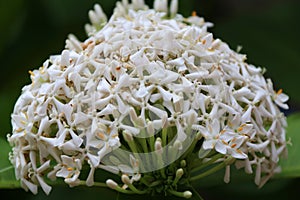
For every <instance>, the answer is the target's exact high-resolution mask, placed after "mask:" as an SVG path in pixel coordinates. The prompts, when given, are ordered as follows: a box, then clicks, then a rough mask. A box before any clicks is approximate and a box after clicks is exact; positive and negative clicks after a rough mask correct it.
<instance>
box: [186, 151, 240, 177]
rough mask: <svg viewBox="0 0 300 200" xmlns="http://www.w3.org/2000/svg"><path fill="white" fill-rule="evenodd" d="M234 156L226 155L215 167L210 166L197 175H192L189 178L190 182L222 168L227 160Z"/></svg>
mask: <svg viewBox="0 0 300 200" xmlns="http://www.w3.org/2000/svg"><path fill="white" fill-rule="evenodd" d="M233 159H234V158H232V157H228V158H227V159H225V160H224V161H223V162H222V163H220V164H218V165H216V166H215V167H212V168H211V169H209V170H207V171H205V172H203V173H201V174H199V175H197V176H193V177H191V178H190V182H193V181H197V180H199V179H201V178H204V177H206V176H208V175H211V174H213V173H215V172H217V171H219V170H220V169H222V168H224V167H225V166H226V165H228V162H230V161H231V160H233Z"/></svg>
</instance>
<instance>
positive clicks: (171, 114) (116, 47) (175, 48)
mask: <svg viewBox="0 0 300 200" xmlns="http://www.w3.org/2000/svg"><path fill="white" fill-rule="evenodd" d="M177 7H178V1H177V0H172V1H171V5H170V6H168V1H167V0H156V1H155V2H154V8H153V9H150V8H148V6H147V5H145V4H144V1H143V0H132V2H131V3H128V1H127V0H123V1H122V2H117V4H116V8H115V10H114V13H113V15H112V16H111V18H110V19H109V20H108V21H107V17H106V15H105V14H104V13H103V11H102V9H101V7H100V6H99V5H95V7H94V10H91V11H90V12H89V17H90V19H91V24H89V25H86V30H87V32H88V35H89V37H88V39H86V40H85V41H84V42H80V41H79V40H77V39H76V37H75V36H73V35H70V36H69V38H68V39H67V40H66V49H65V50H63V51H62V52H61V54H60V55H55V56H50V58H49V59H48V60H46V61H45V62H44V63H43V65H42V67H40V68H39V69H38V70H34V71H30V75H31V80H32V83H31V84H30V85H27V86H25V87H24V88H23V90H22V94H21V96H20V97H19V99H18V100H17V102H16V104H15V107H14V111H13V113H12V127H13V130H12V134H10V135H8V141H9V142H10V144H11V145H12V147H13V149H12V152H11V154H10V160H11V162H12V164H13V165H14V167H15V174H16V178H17V179H19V180H20V181H21V186H22V187H23V188H24V189H25V190H28V189H29V190H30V191H32V192H33V193H35V194H36V193H37V191H38V186H41V188H42V190H43V191H44V192H45V193H46V194H49V193H50V191H51V186H50V183H51V182H50V180H52V181H54V180H55V179H56V178H63V179H64V181H65V182H66V183H67V184H69V185H70V186H76V185H80V184H86V185H88V186H92V185H95V186H103V187H110V188H112V189H115V190H117V191H119V192H123V193H128V194H131V193H134V194H157V193H163V194H166V195H176V196H180V197H185V198H189V197H191V195H192V193H191V192H190V191H189V190H186V189H184V191H180V190H181V186H182V185H183V186H184V187H182V188H187V187H188V186H190V184H191V183H192V182H193V181H196V180H198V179H200V178H203V177H204V176H206V175H208V174H209V173H207V172H208V171H209V172H210V173H213V172H215V171H216V170H218V169H221V168H225V169H226V170H225V171H226V172H225V176H224V181H225V182H229V175H230V166H232V165H235V166H236V167H237V168H244V169H245V172H246V173H250V174H251V173H254V174H255V183H256V184H257V185H259V186H262V185H263V184H264V183H265V182H266V181H267V180H268V179H269V178H270V177H271V176H272V175H273V174H274V173H275V172H277V171H279V170H280V168H279V167H278V165H277V164H278V161H279V156H280V155H282V154H285V153H286V143H287V142H286V138H285V137H286V135H285V127H286V126H287V124H286V118H285V116H284V114H283V113H282V112H281V111H280V109H279V107H281V108H283V109H288V106H287V104H286V101H287V100H288V96H287V95H285V94H284V93H282V90H278V91H274V89H273V85H272V82H271V80H270V79H265V78H264V76H263V70H262V69H261V68H257V67H255V66H253V65H251V64H248V63H247V62H245V60H246V56H245V55H242V54H239V53H237V52H235V51H233V50H231V49H230V48H229V46H228V45H227V44H226V43H224V42H222V41H221V40H220V39H215V38H214V37H213V34H212V33H210V32H208V31H207V28H208V27H210V26H211V25H212V24H211V23H207V22H205V21H204V19H203V18H201V17H198V16H197V15H196V14H193V16H191V17H188V18H185V17H183V16H182V15H180V14H177ZM106 171H108V172H111V173H114V174H116V175H119V176H120V179H119V180H116V179H115V180H112V179H108V180H101V174H103V173H106ZM96 172H97V173H96ZM112 177H115V176H112ZM117 177H118V176H117ZM101 181H102V182H103V181H104V182H106V183H101Z"/></svg>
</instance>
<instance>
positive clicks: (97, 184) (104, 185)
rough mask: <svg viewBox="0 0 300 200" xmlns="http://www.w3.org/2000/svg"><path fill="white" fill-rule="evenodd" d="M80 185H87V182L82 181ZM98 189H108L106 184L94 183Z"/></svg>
mask: <svg viewBox="0 0 300 200" xmlns="http://www.w3.org/2000/svg"><path fill="white" fill-rule="evenodd" d="M79 185H86V181H80V182H79ZM93 186H96V187H107V185H106V184H105V183H101V182H94V185H93Z"/></svg>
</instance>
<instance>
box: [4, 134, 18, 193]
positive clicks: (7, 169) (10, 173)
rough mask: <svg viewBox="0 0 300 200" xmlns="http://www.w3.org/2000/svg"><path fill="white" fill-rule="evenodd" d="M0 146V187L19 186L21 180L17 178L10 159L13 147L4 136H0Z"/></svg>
mask: <svg viewBox="0 0 300 200" xmlns="http://www.w3.org/2000/svg"><path fill="white" fill-rule="evenodd" d="M0 146H1V151H0V188H18V187H20V184H19V181H17V180H16V177H15V175H14V169H13V167H12V165H11V163H10V162H9V160H8V152H9V151H10V150H11V148H10V146H9V144H8V142H7V141H6V140H5V139H4V138H0Z"/></svg>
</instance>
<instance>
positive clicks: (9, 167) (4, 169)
mask: <svg viewBox="0 0 300 200" xmlns="http://www.w3.org/2000/svg"><path fill="white" fill-rule="evenodd" d="M13 168H14V166H8V167H5V168H3V169H0V174H1V173H3V172H6V171H8V170H10V169H13Z"/></svg>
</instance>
